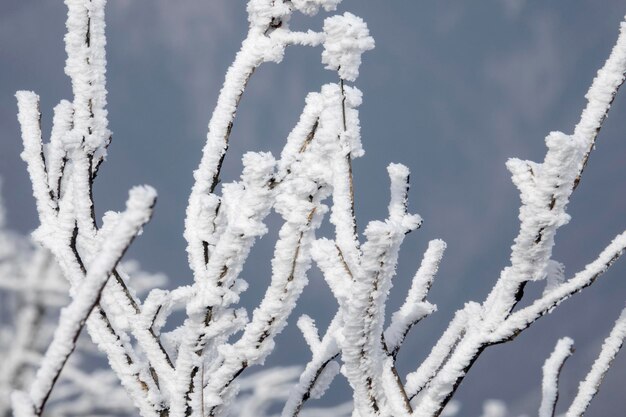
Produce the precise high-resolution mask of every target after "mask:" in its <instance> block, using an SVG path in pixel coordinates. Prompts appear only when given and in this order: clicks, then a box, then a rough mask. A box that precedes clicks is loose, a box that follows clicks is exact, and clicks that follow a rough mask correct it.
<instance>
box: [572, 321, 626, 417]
mask: <svg viewBox="0 0 626 417" xmlns="http://www.w3.org/2000/svg"><path fill="white" fill-rule="evenodd" d="M625 338H626V309H624V310H622V313H621V314H620V316H619V318H618V319H617V321H616V322H615V325H614V326H613V329H612V330H611V333H610V334H609V336H608V337H607V338H606V339H604V343H602V349H601V350H600V355H598V358H597V359H596V360H595V362H594V363H593V365H592V367H591V370H590V371H589V373H588V374H587V376H586V377H585V379H584V380H583V381H581V383H580V385H579V386H578V392H577V393H576V397H575V398H574V401H572V405H571V406H570V407H569V409H568V410H567V414H566V416H567V417H576V416H582V415H583V414H584V413H585V411H586V410H587V407H588V406H589V403H590V402H591V400H592V399H593V397H594V396H595V395H596V393H597V392H598V389H599V388H600V384H601V383H602V380H603V379H604V375H606V373H607V372H608V370H609V367H610V366H611V363H612V362H613V359H615V356H616V355H617V353H618V352H619V350H620V349H621V347H622V345H623V344H624V339H625Z"/></svg>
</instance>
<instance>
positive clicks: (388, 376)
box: [382, 357, 411, 417]
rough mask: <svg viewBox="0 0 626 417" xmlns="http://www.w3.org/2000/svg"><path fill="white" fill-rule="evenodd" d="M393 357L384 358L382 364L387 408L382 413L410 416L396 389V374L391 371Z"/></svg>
mask: <svg viewBox="0 0 626 417" xmlns="http://www.w3.org/2000/svg"><path fill="white" fill-rule="evenodd" d="M393 366H394V364H393V359H392V358H390V357H389V358H386V359H385V363H384V364H383V366H382V385H383V390H384V392H385V395H386V396H387V403H388V407H389V410H388V411H387V412H386V413H383V415H391V416H394V417H410V416H411V413H410V412H409V410H407V409H406V405H405V400H404V398H403V397H402V396H401V395H400V392H399V390H398V389H397V381H396V376H395V374H394V372H393Z"/></svg>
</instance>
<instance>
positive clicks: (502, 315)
mask: <svg viewBox="0 0 626 417" xmlns="http://www.w3.org/2000/svg"><path fill="white" fill-rule="evenodd" d="M625 72H626V24H625V23H624V22H622V24H621V32H620V35H619V38H618V40H617V43H616V45H615V46H614V48H613V50H612V52H611V55H610V56H609V58H608V60H607V61H606V63H605V65H604V67H603V68H602V69H601V70H600V71H599V72H598V76H597V77H596V78H595V79H594V81H593V83H592V86H591V88H590V90H589V91H590V92H589V93H588V94H587V99H588V104H587V108H586V109H585V111H584V112H583V115H582V117H581V122H580V123H579V125H578V126H577V128H576V130H575V132H574V134H573V135H571V136H568V135H565V134H563V133H560V132H553V133H551V134H550V135H548V136H547V138H546V145H547V147H548V150H547V153H546V156H545V158H544V161H543V163H541V164H539V163H535V162H530V161H521V160H517V159H511V160H509V162H508V163H507V167H508V168H509V170H510V171H511V173H512V177H513V182H514V183H515V185H516V186H517V187H518V189H519V190H520V196H521V200H522V206H521V208H520V221H521V224H520V231H519V234H518V236H517V238H516V239H515V243H514V245H513V247H512V252H511V265H510V266H509V267H506V268H505V269H504V270H503V271H502V273H501V275H500V278H499V280H498V281H497V283H496V285H495V286H494V288H493V289H492V291H491V292H490V294H489V295H488V297H487V299H486V300H485V301H484V303H483V304H482V305H481V306H480V309H479V311H477V314H476V315H474V316H472V317H471V319H470V321H469V322H468V325H467V327H466V328H465V329H464V332H463V334H462V336H461V338H460V339H457V340H458V342H457V343H454V344H449V343H448V344H446V343H444V344H442V345H441V346H442V347H443V349H444V351H443V352H439V351H438V350H437V351H435V350H434V351H433V353H431V355H433V354H434V355H435V356H436V357H437V358H441V357H443V358H445V359H444V360H443V362H440V361H439V360H434V361H433V362H440V365H439V366H437V367H436V368H435V369H436V370H435V372H436V375H434V376H432V377H428V376H426V375H428V374H431V373H432V371H433V369H430V371H429V372H427V373H426V374H421V372H420V371H419V370H418V374H420V375H421V376H419V377H418V376H417V375H416V374H413V375H409V376H408V380H409V381H411V380H413V381H417V380H419V381H421V382H419V383H416V382H414V383H413V384H410V385H411V388H412V389H410V390H409V394H410V395H411V396H415V395H416V394H417V392H418V390H422V391H420V396H419V397H418V399H417V404H416V407H415V412H416V413H418V414H419V415H438V414H439V413H440V412H441V409H442V408H443V407H444V406H445V404H446V403H447V402H448V401H449V399H450V398H451V397H452V395H453V394H454V392H455V390H456V389H457V387H458V386H459V384H460V383H461V381H462V380H463V378H464V377H465V375H466V374H467V371H468V370H469V369H470V368H471V366H472V365H473V363H474V361H475V360H476V359H477V357H478V356H479V355H480V354H481V353H482V352H483V351H484V349H485V348H486V347H487V346H489V345H491V344H493V343H499V342H502V341H504V340H505V339H506V338H508V337H511V336H513V335H515V334H517V333H518V332H519V331H521V330H523V329H524V328H526V327H528V326H529V325H530V324H532V322H534V321H535V320H536V319H538V318H539V317H541V316H542V315H543V314H545V313H546V312H547V311H549V309H551V308H553V307H555V306H556V305H558V303H560V302H561V301H562V300H563V299H565V298H567V297H569V295H571V294H572V293H574V292H577V291H579V290H580V289H582V288H584V287H585V286H587V285H589V284H590V283H591V282H593V281H594V280H595V278H597V276H598V275H600V274H601V273H602V272H604V271H605V270H606V269H607V268H608V267H609V266H610V265H611V264H612V263H613V262H614V261H615V259H617V257H618V256H619V255H620V254H621V253H622V251H623V249H624V247H623V242H622V240H623V235H620V236H619V237H618V238H617V239H616V240H615V241H614V242H613V243H612V244H611V245H610V246H609V247H608V248H607V249H606V250H605V251H604V252H603V253H602V254H601V255H600V258H598V259H597V260H596V261H594V262H593V263H592V264H590V265H589V266H588V268H587V269H586V270H585V271H584V272H582V273H581V274H579V275H577V276H576V277H575V278H574V279H572V280H571V281H569V282H566V283H563V284H561V285H559V286H557V288H555V289H552V290H550V291H547V292H546V295H545V296H544V298H542V299H539V300H538V301H537V302H535V303H534V304H532V305H531V306H530V307H527V309H523V310H520V311H519V312H516V313H513V314H511V312H512V310H513V309H514V308H515V306H516V305H517V303H518V301H519V300H520V299H521V297H522V296H523V294H524V292H523V290H524V287H525V285H526V283H527V282H529V281H537V280H541V279H545V278H546V275H547V273H549V272H550V268H549V266H550V265H551V264H552V262H553V261H552V260H551V256H552V248H553V246H554V236H555V234H556V231H557V230H558V228H559V227H560V226H562V225H564V224H566V223H567V222H568V221H569V215H568V214H567V213H566V210H565V209H566V206H567V203H568V202H569V199H570V196H571V194H572V192H573V190H574V189H575V188H576V185H577V184H578V182H579V180H580V174H581V172H582V170H583V168H584V166H585V164H586V163H587V159H588V156H589V152H588V151H589V150H590V149H591V148H592V147H593V144H594V143H595V140H596V135H597V131H598V129H599V127H600V126H601V124H602V121H603V120H604V118H605V117H606V113H607V112H608V109H609V107H610V104H611V102H612V99H613V97H614V96H615V94H616V93H617V89H618V88H619V87H620V85H621V84H622V82H623V80H624V74H625ZM582 281H584V283H583V282H582ZM559 290H560V291H561V292H559ZM547 299H549V300H550V301H547ZM509 316H510V317H509ZM509 320H511V321H509ZM522 322H523V324H521V323H522ZM512 323H519V324H517V325H514V326H513V327H515V330H514V329H512V328H510V325H511V324H512ZM505 328H506V329H509V331H507V332H502V329H505ZM444 337H447V336H446V335H444ZM442 353H443V354H442ZM427 362H430V358H427V359H426V361H425V362H424V363H427ZM420 368H421V367H420ZM424 377H426V378H424ZM425 381H429V382H428V385H426V386H424V385H423V383H424V382H425Z"/></svg>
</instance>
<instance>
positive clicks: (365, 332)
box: [341, 165, 421, 416]
mask: <svg viewBox="0 0 626 417" xmlns="http://www.w3.org/2000/svg"><path fill="white" fill-rule="evenodd" d="M388 171H389V177H390V180H391V198H390V203H389V217H388V219H387V220H386V221H385V222H380V221H373V222H370V223H369V224H368V226H367V228H366V229H365V237H366V239H367V240H366V242H365V244H364V245H363V248H362V251H363V252H362V256H361V257H360V260H359V265H358V269H357V270H356V271H353V274H354V283H353V286H352V296H351V297H350V299H349V300H348V304H347V308H346V316H345V321H344V328H343V337H344V338H345V340H344V341H343V342H342V343H341V348H342V359H343V361H344V364H345V375H346V377H347V378H348V381H349V382H350V385H351V387H352V389H353V390H354V400H355V409H357V410H358V412H359V414H360V415H362V416H370V415H376V414H377V413H378V411H377V410H384V409H385V408H386V407H387V400H388V397H389V395H387V394H386V393H385V389H398V390H399V389H400V388H399V387H398V386H397V384H396V385H394V386H392V387H386V386H385V387H384V386H383V384H384V382H383V381H382V375H383V364H384V361H385V358H386V357H387V356H388V354H389V353H388V352H387V350H386V349H385V347H384V346H382V345H381V340H380V339H381V335H382V334H383V325H384V317H385V304H386V300H387V296H388V293H389V290H390V288H391V279H392V277H393V276H394V275H395V268H396V263H397V259H398V251H399V249H400V245H401V244H402V241H403V240H404V236H405V235H406V234H407V233H408V232H410V231H411V230H414V229H416V228H417V227H419V225H420V224H421V218H420V217H419V216H417V215H410V214H408V213H407V212H406V199H407V192H408V177H409V172H408V169H406V167H404V166H402V165H391V166H390V168H389V170H388ZM401 395H402V394H401V393H397V395H396V396H398V397H399V396H401Z"/></svg>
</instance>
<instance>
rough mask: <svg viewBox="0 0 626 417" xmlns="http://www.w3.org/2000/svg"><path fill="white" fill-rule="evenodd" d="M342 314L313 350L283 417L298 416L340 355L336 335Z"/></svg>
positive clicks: (293, 388) (286, 405) (336, 318)
mask: <svg viewBox="0 0 626 417" xmlns="http://www.w3.org/2000/svg"><path fill="white" fill-rule="evenodd" d="M341 322H342V318H341V313H337V314H336V315H335V317H334V318H333V320H332V321H331V323H330V325H329V326H328V329H327V331H326V333H325V334H324V336H323V337H322V340H321V341H320V344H319V345H318V347H317V348H316V349H311V352H312V354H313V357H312V358H311V360H310V361H309V363H308V364H307V366H306V368H305V369H304V371H303V372H302V374H301V375H300V379H299V381H298V383H297V384H296V385H295V386H294V387H292V388H291V391H290V394H289V398H288V399H287V402H286V403H285V406H284V407H283V411H282V413H281V417H291V416H296V415H298V413H299V412H300V409H301V408H302V406H303V404H304V401H306V397H307V396H308V395H310V390H311V389H312V388H313V386H314V385H315V382H316V381H317V378H319V376H320V373H321V372H323V370H324V367H325V366H326V365H328V364H329V363H330V362H331V361H332V359H333V358H335V357H336V356H338V355H339V352H340V349H339V346H337V343H336V337H335V336H336V333H337V332H339V330H341ZM330 382H331V381H329V383H330Z"/></svg>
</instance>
